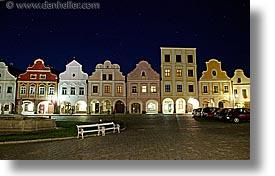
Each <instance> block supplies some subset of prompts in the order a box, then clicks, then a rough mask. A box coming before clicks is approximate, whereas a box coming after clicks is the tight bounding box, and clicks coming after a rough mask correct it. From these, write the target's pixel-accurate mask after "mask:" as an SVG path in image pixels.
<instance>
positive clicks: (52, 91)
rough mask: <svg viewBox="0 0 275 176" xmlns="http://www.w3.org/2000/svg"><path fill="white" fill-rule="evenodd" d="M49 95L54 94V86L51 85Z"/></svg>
mask: <svg viewBox="0 0 275 176" xmlns="http://www.w3.org/2000/svg"><path fill="white" fill-rule="evenodd" d="M49 95H54V87H49Z"/></svg>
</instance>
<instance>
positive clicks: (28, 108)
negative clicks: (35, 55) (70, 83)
mask: <svg viewBox="0 0 275 176" xmlns="http://www.w3.org/2000/svg"><path fill="white" fill-rule="evenodd" d="M42 87H43V88H42ZM43 89H44V91H42V90H43ZM24 90H25V91H24ZM57 91H58V90H57V76H56V75H55V74H52V73H51V70H50V68H49V67H45V65H44V61H43V60H42V59H36V60H35V61H34V65H33V66H32V67H28V69H27V71H26V72H25V73H23V74H20V75H19V77H18V81H17V96H16V111H17V112H18V113H22V114H34V113H38V114H47V113H49V114H52V113H55V112H56V106H57Z"/></svg>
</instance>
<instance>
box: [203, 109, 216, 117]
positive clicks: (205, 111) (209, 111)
mask: <svg viewBox="0 0 275 176" xmlns="http://www.w3.org/2000/svg"><path fill="white" fill-rule="evenodd" d="M218 110H219V108H215V107H206V108H203V110H202V111H203V113H202V114H203V117H204V118H209V119H214V115H215V112H217V111H218Z"/></svg>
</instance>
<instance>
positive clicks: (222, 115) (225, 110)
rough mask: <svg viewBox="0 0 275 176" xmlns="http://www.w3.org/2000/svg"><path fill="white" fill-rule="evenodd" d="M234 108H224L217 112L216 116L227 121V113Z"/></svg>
mask: <svg viewBox="0 0 275 176" xmlns="http://www.w3.org/2000/svg"><path fill="white" fill-rule="evenodd" d="M232 109H233V108H223V109H220V110H219V111H217V112H216V114H215V118H216V119H218V120H221V121H225V120H226V117H227V114H228V113H229V112H230V111H231V110H232Z"/></svg>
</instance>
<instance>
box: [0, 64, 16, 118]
mask: <svg viewBox="0 0 275 176" xmlns="http://www.w3.org/2000/svg"><path fill="white" fill-rule="evenodd" d="M15 93H16V78H15V77H14V76H13V75H11V74H10V73H9V71H8V66H6V64H5V63H4V62H0V114H3V113H4V114H10V113H13V112H14V105H15Z"/></svg>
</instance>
